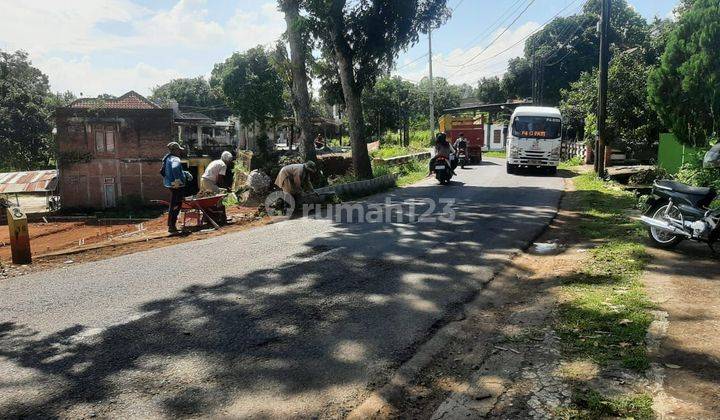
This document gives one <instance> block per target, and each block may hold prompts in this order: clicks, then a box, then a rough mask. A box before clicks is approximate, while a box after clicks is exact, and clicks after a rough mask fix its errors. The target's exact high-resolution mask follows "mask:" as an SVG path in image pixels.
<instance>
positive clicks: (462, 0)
mask: <svg viewBox="0 0 720 420" xmlns="http://www.w3.org/2000/svg"><path fill="white" fill-rule="evenodd" d="M464 1H465V0H460V1H458V2H457V3H456V4H455V7H453V8H452V11H453V13H454V12H455V10H457V8H458V7H460V5H461V4H462V3H463V2H464ZM427 56H428V53H425V54H423V55H421V56H420V57H417V58H414V59H413V60H412V61H410V62H409V63H405V64H403V65H402V66H400V67H396V68H395V71H398V70H400V69H404V68H405V67H407V66H409V65H411V64H415V63H417V62H418V61H420V60H422V59H423V58H425V57H427Z"/></svg>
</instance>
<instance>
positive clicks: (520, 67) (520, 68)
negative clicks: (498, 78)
mask: <svg viewBox="0 0 720 420" xmlns="http://www.w3.org/2000/svg"><path fill="white" fill-rule="evenodd" d="M531 84H532V68H531V66H530V62H529V61H528V60H527V59H526V58H525V57H515V58H511V59H510V60H509V61H508V69H507V71H506V72H505V74H504V75H503V78H502V82H500V88H501V89H502V92H503V96H504V97H505V99H525V98H528V97H530V96H531V95H532V86H531Z"/></svg>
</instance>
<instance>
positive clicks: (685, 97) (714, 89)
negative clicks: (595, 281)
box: [648, 0, 720, 146]
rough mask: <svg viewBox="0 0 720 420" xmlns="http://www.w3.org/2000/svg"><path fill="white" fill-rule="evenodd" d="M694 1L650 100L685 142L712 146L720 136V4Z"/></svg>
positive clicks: (652, 80) (654, 75)
mask: <svg viewBox="0 0 720 420" xmlns="http://www.w3.org/2000/svg"><path fill="white" fill-rule="evenodd" d="M691 3H692V4H691V5H689V8H688V9H686V10H685V11H684V12H683V13H682V14H681V15H680V18H679V20H678V22H677V25H676V27H675V28H674V29H673V30H672V32H671V33H670V35H669V36H668V41H667V46H666V48H665V52H664V53H663V55H662V58H661V60H660V66H659V67H658V68H657V69H655V70H653V71H652V72H651V73H650V76H649V80H648V101H649V102H650V104H651V106H652V108H653V109H654V110H655V111H657V113H658V115H659V117H660V119H661V120H662V121H663V123H665V125H666V126H668V127H670V128H671V129H672V131H673V133H674V134H675V136H677V138H678V140H679V141H680V142H682V143H684V144H687V145H691V146H706V145H707V144H708V138H709V137H710V136H711V135H713V134H716V133H718V132H720V48H718V45H720V5H719V4H718V2H717V0H695V1H693V2H691Z"/></svg>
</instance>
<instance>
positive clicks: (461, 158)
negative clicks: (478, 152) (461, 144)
mask: <svg viewBox="0 0 720 420" xmlns="http://www.w3.org/2000/svg"><path fill="white" fill-rule="evenodd" d="M457 158H458V165H459V166H460V167H461V168H462V169H465V165H467V150H465V149H460V150H458V156H457Z"/></svg>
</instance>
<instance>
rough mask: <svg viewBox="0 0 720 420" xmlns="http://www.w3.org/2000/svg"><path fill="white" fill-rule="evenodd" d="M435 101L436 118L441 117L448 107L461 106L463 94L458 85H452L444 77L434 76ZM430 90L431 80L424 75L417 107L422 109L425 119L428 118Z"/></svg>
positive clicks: (419, 84) (419, 88)
mask: <svg viewBox="0 0 720 420" xmlns="http://www.w3.org/2000/svg"><path fill="white" fill-rule="evenodd" d="M433 87H434V89H433V92H434V95H433V102H434V104H435V120H437V119H438V118H440V116H441V115H442V114H444V113H445V112H444V111H445V110H446V109H448V108H455V107H458V106H460V100H461V99H462V97H463V95H462V92H461V89H460V86H458V85H451V84H450V83H449V82H448V81H447V79H445V78H444V77H434V78H433ZM429 92H430V80H429V79H428V78H427V77H423V78H422V79H421V80H420V83H418V97H417V101H418V103H417V105H416V107H418V108H420V109H421V112H419V114H420V115H421V116H422V118H423V119H425V118H427V117H425V115H427V110H428V103H429V102H430V98H429Z"/></svg>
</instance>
